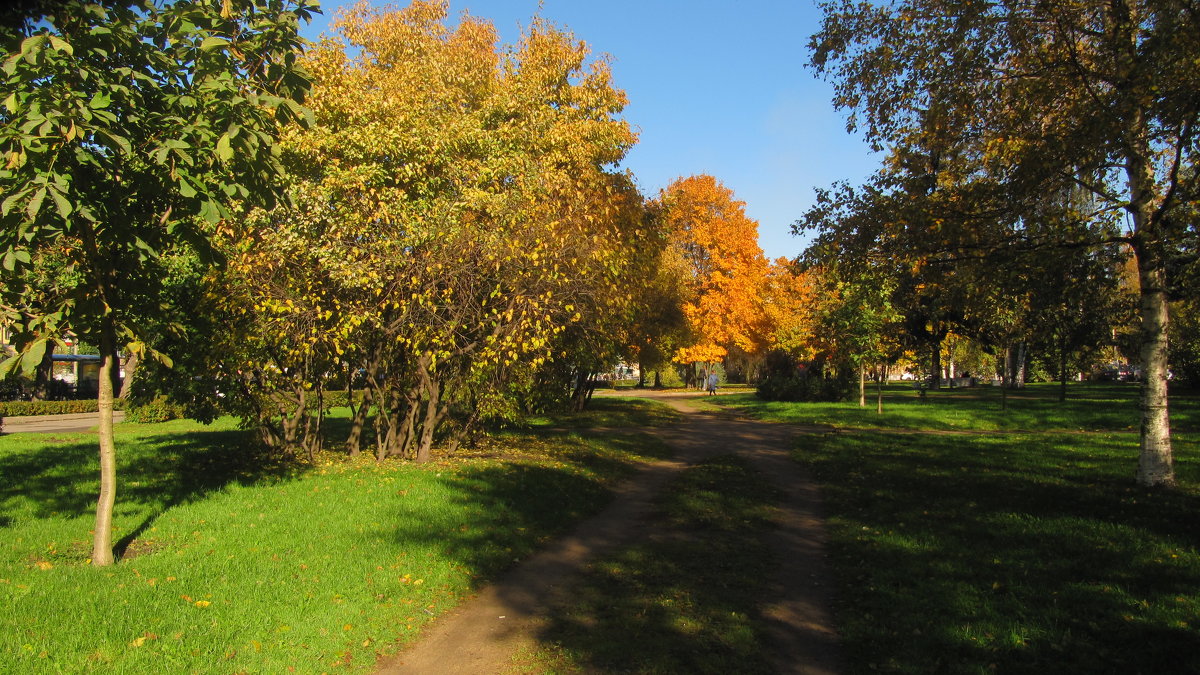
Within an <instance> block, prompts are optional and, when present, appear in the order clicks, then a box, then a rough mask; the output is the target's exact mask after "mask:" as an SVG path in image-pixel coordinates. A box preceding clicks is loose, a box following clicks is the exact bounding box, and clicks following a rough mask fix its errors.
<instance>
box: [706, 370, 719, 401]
mask: <svg viewBox="0 0 1200 675" xmlns="http://www.w3.org/2000/svg"><path fill="white" fill-rule="evenodd" d="M720 379H721V378H719V377H717V374H716V373H709V374H708V395H709V396H716V395H717V382H718V381H720Z"/></svg>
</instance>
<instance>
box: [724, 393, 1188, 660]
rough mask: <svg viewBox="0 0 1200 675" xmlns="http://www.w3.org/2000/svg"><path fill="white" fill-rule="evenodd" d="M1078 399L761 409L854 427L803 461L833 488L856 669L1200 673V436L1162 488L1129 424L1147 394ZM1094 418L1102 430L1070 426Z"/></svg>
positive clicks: (802, 453)
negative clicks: (1004, 404) (1150, 480)
mask: <svg viewBox="0 0 1200 675" xmlns="http://www.w3.org/2000/svg"><path fill="white" fill-rule="evenodd" d="M1073 394H1075V395H1076V396H1077V398H1076V399H1075V400H1074V401H1073V402H1069V404H1068V405H1067V406H1064V407H1061V408H1058V409H1057V410H1056V409H1055V408H1056V407H1057V402H1056V401H1054V400H1053V396H1054V392H1053V391H1052V390H1050V388H1033V389H1032V390H1031V391H1028V392H1025V395H1024V396H1020V395H1018V396H1014V397H1012V398H1011V399H1010V400H1009V403H1010V406H1011V407H1010V410H1009V411H1008V414H1007V416H1006V415H1005V414H1004V413H1002V412H1001V411H999V410H998V406H997V403H998V401H997V400H996V399H995V398H992V397H990V396H987V395H982V396H979V397H978V398H975V399H971V398H952V397H951V396H949V395H946V393H945V392H939V393H931V394H930V396H929V399H928V400H927V401H926V402H925V403H921V402H919V401H911V402H906V401H904V400H903V399H901V398H900V395H899V394H898V393H897V395H896V398H895V399H891V400H888V401H887V402H885V411H887V410H888V409H889V408H890V409H891V411H892V412H891V413H886V412H885V415H884V416H883V417H882V418H879V417H877V416H876V415H875V413H874V409H873V407H872V408H868V409H867V413H860V412H859V411H858V410H857V403H853V404H760V405H759V406H757V413H758V414H759V415H760V416H763V417H768V418H775V419H787V420H792V421H802V422H809V423H811V422H824V423H831V424H834V425H837V426H839V427H841V429H842V431H838V432H833V433H827V434H811V435H805V436H801V437H800V438H799V439H798V442H797V449H796V452H795V457H796V459H797V460H798V461H800V462H802V463H804V464H806V465H807V466H809V467H810V468H811V470H812V471H813V473H814V475H815V476H816V478H817V480H818V482H819V483H820V484H821V487H822V492H823V495H824V499H825V506H826V513H827V516H828V525H827V527H828V532H829V535H830V544H829V546H830V554H831V560H830V563H831V564H830V566H831V569H832V570H833V571H834V574H835V576H836V582H837V604H836V606H835V608H834V610H835V616H836V620H837V623H838V628H839V630H840V632H841V634H842V637H843V641H844V649H845V655H846V658H847V661H848V670H849V671H850V672H876V671H883V672H908V673H929V672H953V673H989V672H998V673H1022V672H1029V673H1034V672H1065V671H1070V672H1086V673H1163V672H1172V673H1176V672H1193V673H1194V672H1200V658H1198V657H1197V654H1200V519H1198V518H1197V516H1196V514H1197V513H1200V448H1198V447H1197V446H1198V441H1200V435H1198V434H1196V433H1194V432H1184V433H1177V434H1176V435H1175V437H1174V447H1175V455H1176V462H1177V464H1176V469H1177V473H1178V477H1179V480H1180V482H1181V487H1180V488H1179V489H1178V490H1175V491H1171V492H1161V491H1148V490H1144V489H1141V488H1138V487H1136V486H1135V485H1134V482H1133V476H1134V471H1135V469H1136V463H1137V434H1136V432H1131V431H1127V430H1125V428H1126V427H1127V426H1128V425H1129V421H1127V420H1136V413H1135V412H1134V411H1135V408H1136V394H1137V390H1136V388H1134V387H1130V388H1121V387H1113V386H1108V387H1102V386H1101V387H1095V388H1092V387H1080V388H1078V389H1076V390H1073ZM731 398H732V397H731ZM730 402H731V403H733V404H734V405H735V406H736V407H742V408H754V407H756V406H755V404H754V403H753V402H751V401H745V400H743V401H736V400H735V401H730ZM1173 403H1174V404H1175V407H1174V411H1175V412H1174V419H1175V420H1176V427H1177V428H1179V427H1182V428H1190V429H1195V428H1196V427H1197V425H1196V424H1194V420H1195V415H1196V409H1195V408H1196V406H1195V399H1194V398H1188V397H1184V396H1177V397H1175V398H1173ZM922 411H924V415H922V414H921V412H922ZM889 415H890V416H889ZM1181 420H1182V424H1180V421H1181ZM855 427H895V428H898V429H922V428H924V429H932V430H940V429H947V428H959V429H994V428H1000V429H1003V428H1013V429H1033V430H1036V432H1035V433H1018V432H1012V433H999V434H921V433H894V432H889V431H888V430H886V429H876V430H863V429H861V428H860V429H858V430H854V428H855ZM1078 429H1089V430H1093V433H1086V434H1080V433H1062V432H1064V431H1075V430H1078ZM1056 431H1057V432H1058V433H1056Z"/></svg>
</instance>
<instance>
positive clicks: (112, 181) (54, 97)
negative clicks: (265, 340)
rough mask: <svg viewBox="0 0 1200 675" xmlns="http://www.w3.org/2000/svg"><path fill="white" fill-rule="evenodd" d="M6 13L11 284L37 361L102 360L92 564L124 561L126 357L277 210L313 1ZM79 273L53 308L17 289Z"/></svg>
mask: <svg viewBox="0 0 1200 675" xmlns="http://www.w3.org/2000/svg"><path fill="white" fill-rule="evenodd" d="M22 7H24V8H25V9H24V10H23V11H16V10H13V11H10V12H9V14H6V16H7V17H9V18H8V24H7V25H6V26H5V31H4V32H3V35H2V37H3V44H0V60H2V70H0V82H3V84H2V85H0V97H2V98H3V102H2V104H0V105H2V110H0V193H2V194H3V202H2V203H0V267H2V271H0V274H3V275H4V281H5V283H4V284H3V289H4V291H3V293H4V295H5V300H4V305H5V307H6V312H7V313H8V314H9V315H10V316H9V319H10V320H12V321H13V322H14V323H15V324H16V325H17V327H18V334H20V335H25V336H38V338H39V339H35V340H30V341H27V343H26V344H24V345H21V346H23V347H24V348H25V349H26V351H27V352H28V353H30V354H34V355H35V354H36V351H37V350H38V349H40V348H41V347H39V344H44V342H43V341H44V340H46V339H50V338H52V337H53V332H52V331H51V330H48V328H52V329H53V331H59V330H67V329H69V330H73V331H74V332H75V333H76V334H78V335H79V336H80V337H81V338H82V339H84V340H85V341H87V342H91V343H95V344H98V345H99V346H100V351H101V356H102V358H103V362H102V373H101V377H100V392H99V404H100V466H101V482H100V485H101V487H100V497H99V501H98V505H97V511H96V528H95V539H94V542H93V555H92V560H93V563H94V564H97V565H105V564H111V563H112V562H113V547H112V540H111V530H112V527H111V525H112V508H113V504H114V500H115V495H116V468H115V467H116V457H115V448H114V443H113V435H112V409H113V396H114V390H113V381H114V377H113V375H114V371H115V369H116V358H117V354H118V350H119V349H121V348H122V347H124V348H125V349H127V350H128V349H133V350H137V349H139V348H140V347H141V345H144V340H143V337H144V336H142V335H140V334H139V326H140V325H143V324H142V323H141V322H140V321H139V320H138V319H139V316H144V315H145V314H146V313H153V312H154V311H156V303H157V302H158V300H159V299H158V298H157V293H156V289H157V288H158V287H159V284H158V283H157V278H158V277H159V275H160V273H161V270H160V269H159V259H160V257H161V256H162V254H163V253H164V252H167V251H170V250H173V249H179V248H184V249H192V250H194V251H195V252H196V253H197V254H198V255H199V256H200V258H201V259H203V260H205V261H206V262H209V263H212V262H216V259H217V257H218V256H216V255H215V250H214V248H213V247H212V246H211V244H210V237H211V236H212V234H213V232H214V231H215V230H216V229H217V228H219V227H222V226H223V224H224V223H227V222H228V221H229V220H230V219H231V218H235V217H236V216H237V215H238V214H239V213H240V211H241V209H242V208H244V207H245V206H247V205H251V204H266V205H270V204H272V203H273V202H274V200H275V199H276V197H277V195H278V191H279V190H278V184H279V181H278V176H279V174H280V171H281V168H280V164H279V162H278V159H277V156H276V153H275V151H274V145H275V139H276V137H277V135H278V133H279V130H280V128H281V126H282V125H285V124H288V123H291V122H294V121H302V120H303V119H304V116H305V111H304V108H303V107H302V106H301V102H302V101H303V97H304V94H305V92H306V91H307V89H308V86H309V83H308V78H307V76H306V74H305V72H304V71H303V69H301V68H299V67H298V65H297V63H298V61H297V59H298V49H299V47H300V44H301V41H300V38H299V37H298V34H297V29H298V23H299V21H307V20H308V19H309V18H310V16H311V14H312V12H313V11H314V10H315V4H310V3H309V2H307V0H296V1H295V2H290V1H289V2H280V1H276V0H270V1H268V0H181V1H178V2H152V1H151V0H132V1H131V0H116V1H107V2H87V1H86V0H47V1H46V2H42V3H26V4H25V5H22ZM51 253H53V254H54V255H57V256H62V257H63V269H64V270H66V271H67V272H68V273H64V274H62V275H59V276H58V277H56V280H54V281H51V282H50V283H59V284H61V285H62V287H61V288H58V289H56V290H57V292H56V293H53V294H46V297H48V298H53V302H49V303H45V304H41V305H39V306H31V305H28V304H23V303H22V296H23V293H24V292H25V291H27V289H26V288H24V287H23V286H22V284H20V283H13V284H10V283H9V280H10V279H18V278H19V275H22V274H24V271H25V269H26V268H28V267H30V266H31V264H32V262H33V260H34V258H37V257H39V256H44V255H48V254H51Z"/></svg>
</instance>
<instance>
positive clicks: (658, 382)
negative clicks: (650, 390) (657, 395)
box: [654, 370, 662, 389]
mask: <svg viewBox="0 0 1200 675" xmlns="http://www.w3.org/2000/svg"><path fill="white" fill-rule="evenodd" d="M654 388H655V389H662V372H661V371H658V370H656V371H654Z"/></svg>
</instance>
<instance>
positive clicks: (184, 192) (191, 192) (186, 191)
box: [179, 178, 196, 199]
mask: <svg viewBox="0 0 1200 675" xmlns="http://www.w3.org/2000/svg"><path fill="white" fill-rule="evenodd" d="M179 194H180V195H181V196H183V197H184V198H186V199H191V198H192V197H195V196H196V188H194V187H192V183H191V182H190V181H189V180H188V179H186V178H180V179H179Z"/></svg>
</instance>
